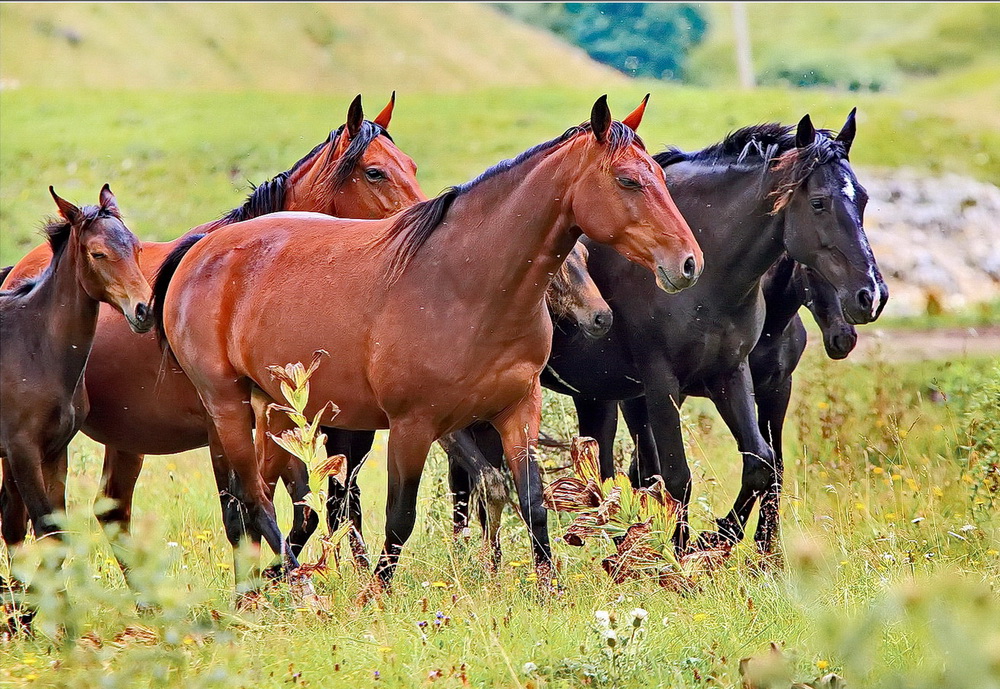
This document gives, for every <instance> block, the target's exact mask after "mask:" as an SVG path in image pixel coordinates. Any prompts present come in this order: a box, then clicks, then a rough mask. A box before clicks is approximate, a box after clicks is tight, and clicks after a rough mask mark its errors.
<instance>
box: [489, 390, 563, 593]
mask: <svg viewBox="0 0 1000 689" xmlns="http://www.w3.org/2000/svg"><path fill="white" fill-rule="evenodd" d="M541 419H542V387H541V385H540V384H539V382H538V379H537V378H536V379H535V381H534V384H533V385H532V388H531V390H530V391H529V392H528V394H527V395H525V396H524V398H522V399H521V400H520V401H519V402H518V403H517V404H515V405H513V406H512V407H510V408H508V409H507V411H505V412H504V414H503V415H502V416H500V417H498V418H496V419H494V420H493V425H494V427H495V428H496V429H497V431H498V432H499V433H500V439H501V441H502V442H503V450H504V456H505V457H506V459H507V466H509V467H510V471H511V473H512V474H513V475H514V486H515V487H516V488H517V497H518V503H519V506H520V508H521V518H522V519H524V521H525V523H526V524H527V525H528V531H529V533H530V534H531V549H532V553H533V554H534V559H535V571H536V572H537V574H538V584H539V586H540V587H542V588H543V589H548V588H549V587H551V584H552V549H551V546H550V544H549V524H548V511H547V510H546V509H545V506H544V505H543V504H542V475H541V473H540V472H539V471H538V463H537V462H536V459H535V446H536V445H537V444H538V430H539V426H540V425H541Z"/></svg>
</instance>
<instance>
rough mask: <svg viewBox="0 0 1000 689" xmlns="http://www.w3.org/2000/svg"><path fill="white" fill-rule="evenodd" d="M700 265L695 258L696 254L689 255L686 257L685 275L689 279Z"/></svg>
mask: <svg viewBox="0 0 1000 689" xmlns="http://www.w3.org/2000/svg"><path fill="white" fill-rule="evenodd" d="M697 267H698V264H697V263H696V262H695V260H694V256H688V257H687V258H686V259H684V271H683V272H684V277H686V278H687V279H688V280H690V279H692V278H693V277H694V271H695V269H696V268H697Z"/></svg>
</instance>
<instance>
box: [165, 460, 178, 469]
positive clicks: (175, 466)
mask: <svg viewBox="0 0 1000 689" xmlns="http://www.w3.org/2000/svg"><path fill="white" fill-rule="evenodd" d="M176 469H177V465H176V464H174V463H173V462H167V471H175V470H176Z"/></svg>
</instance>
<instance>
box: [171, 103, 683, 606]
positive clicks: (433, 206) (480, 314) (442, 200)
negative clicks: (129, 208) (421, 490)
mask: <svg viewBox="0 0 1000 689" xmlns="http://www.w3.org/2000/svg"><path fill="white" fill-rule="evenodd" d="M644 106H645V101H643V106H640V108H639V109H637V110H636V112H634V113H633V114H632V115H630V116H629V117H628V118H626V119H625V121H624V123H623V122H614V121H612V119H611V113H610V111H609V110H608V105H607V98H606V97H601V98H600V99H598V101H597V102H596V103H595V105H594V108H593V111H592V113H591V119H590V121H589V122H588V123H586V124H584V125H580V126H577V127H572V128H570V129H569V130H567V131H566V133H564V134H563V135H562V136H560V137H558V138H556V139H553V140H551V141H548V142H545V143H542V144H540V145H538V146H535V147H534V148H532V149H529V150H528V151H526V152H524V153H522V154H521V155H520V156H518V157H517V158H515V159H513V160H510V161H504V162H502V163H500V164H498V165H496V166H494V167H493V168H491V169H490V170H487V171H486V172H485V173H484V174H482V175H481V176H480V177H478V178H477V179H475V180H473V181H472V182H469V183H466V184H463V185H461V186H459V187H454V188H452V189H449V190H448V191H446V192H445V193H443V194H442V195H441V196H439V197H437V198H435V199H432V200H430V201H426V202H424V203H420V204H417V205H416V206H414V207H412V208H410V209H408V210H407V211H405V212H403V213H400V214H398V215H396V216H394V217H392V218H389V219H386V220H375V221H358V220H343V219H336V218H327V217H324V216H320V215H314V214H297V213H277V214H273V215H270V216H265V217H262V218H257V219H255V220H251V221H249V222H246V223H241V224H239V225H234V226H232V227H229V228H225V229H222V230H220V231H217V232H214V233H212V234H210V235H207V236H206V237H205V238H204V239H201V240H200V241H198V242H197V243H194V244H191V245H189V246H185V247H183V248H181V249H179V250H178V251H176V252H175V254H174V255H172V256H171V257H170V258H169V259H168V260H167V261H166V262H165V263H164V268H163V270H162V271H161V272H160V273H159V275H158V276H157V280H156V285H155V287H154V294H155V297H154V304H155V306H154V314H155V316H156V318H157V322H158V324H159V326H160V327H159V329H160V330H161V332H162V333H163V334H164V335H165V337H166V339H167V341H168V342H169V345H170V348H171V350H172V351H173V353H174V355H175V356H176V358H177V361H178V362H179V363H180V365H181V367H182V368H183V369H184V371H185V372H186V373H187V374H188V376H189V377H190V378H191V380H192V382H193V383H194V384H195V387H196V388H197V389H198V393H199V395H200V396H201V398H202V400H204V402H205V406H206V408H207V409H208V412H209V416H210V418H211V419H212V422H213V427H212V439H211V443H212V448H213V452H216V453H222V454H224V456H225V457H226V459H227V461H228V462H230V463H231V466H232V468H233V469H234V470H235V472H236V473H237V474H238V476H239V479H240V483H241V486H242V489H243V493H244V494H243V495H242V496H241V497H242V498H243V501H244V503H245V504H246V505H247V510H248V517H249V518H250V519H251V520H252V521H254V522H255V526H256V527H257V529H258V530H259V531H260V533H261V534H262V536H263V537H264V539H266V541H267V543H268V545H269V546H270V547H271V548H272V549H274V551H275V552H276V553H282V554H283V555H284V561H285V564H286V565H287V566H291V567H295V566H297V561H296V559H295V557H294V556H293V555H292V554H291V553H288V552H287V551H286V550H285V548H284V544H283V541H282V538H281V533H280V530H279V529H278V526H277V523H276V522H275V519H274V506H273V504H272V503H271V500H270V499H269V497H268V491H267V487H266V485H265V483H264V481H263V480H262V479H261V475H260V473H259V472H258V470H257V462H256V459H255V455H254V446H253V443H252V441H251V435H250V427H251V425H252V423H253V419H252V413H251V412H250V409H249V407H250V405H249V404H248V402H249V401H250V398H251V393H252V391H253V389H254V387H257V388H259V389H260V390H262V391H263V393H264V394H266V395H267V396H269V397H270V398H271V399H272V400H277V399H281V397H280V392H279V388H278V386H277V383H276V381H273V380H272V379H271V377H270V375H269V373H268V368H267V367H268V366H269V365H272V364H276V363H284V362H294V361H308V360H309V359H310V358H311V356H312V354H313V352H314V351H316V350H318V349H325V350H326V351H328V352H331V353H333V356H331V357H330V358H329V359H327V360H325V361H324V362H323V365H321V366H320V367H319V369H318V371H317V372H316V373H315V374H314V375H313V378H312V380H311V381H310V383H311V400H310V408H309V409H307V413H309V414H310V415H312V414H315V413H317V412H318V411H319V409H320V408H321V407H322V406H323V402H325V401H327V400H333V401H335V402H336V403H337V404H338V405H339V406H340V413H339V414H338V415H336V416H335V417H334V418H329V416H330V415H327V417H325V419H324V420H325V421H326V422H327V423H328V424H330V425H333V426H335V427H338V428H346V429H353V430H372V429H380V428H388V429H389V440H388V484H389V486H388V487H389V496H388V503H387V509H386V513H387V514H386V516H387V521H386V541H385V547H384V549H383V552H382V556H381V558H380V560H379V563H378V566H377V567H376V575H377V576H376V578H375V580H374V581H373V587H374V588H377V587H379V586H382V585H387V584H388V583H389V581H390V580H391V578H392V573H393V571H394V569H395V566H396V563H397V561H398V559H399V555H400V551H401V550H402V546H403V544H404V543H405V542H406V540H407V539H408V538H409V536H410V533H411V532H412V530H413V523H414V517H415V513H416V497H417V488H418V485H419V482H420V476H421V473H422V472H423V466H424V462H425V460H426V457H427V452H428V450H429V449H430V446H431V443H433V442H434V441H435V440H436V439H437V438H440V437H441V436H443V435H445V434H447V433H449V432H451V431H454V430H457V429H459V428H464V427H465V426H467V425H469V424H470V423H472V422H474V421H477V420H486V421H490V422H491V423H492V424H493V425H494V426H495V427H496V428H497V430H498V431H499V432H500V435H501V437H502V439H503V445H504V451H505V454H506V456H507V461H508V464H509V466H510V468H511V471H512V473H513V475H514V481H515V485H516V486H517V489H518V495H519V497H520V505H521V514H522V516H523V518H524V519H525V521H526V522H527V524H528V527H529V530H530V532H531V535H532V545H533V550H534V556H535V562H536V566H537V568H538V570H539V571H538V574H539V579H540V582H542V583H544V582H548V581H550V577H551V552H550V549H549V539H548V525H547V523H546V511H545V508H544V507H543V506H542V502H541V477H540V475H539V472H538V467H537V465H536V464H535V462H534V459H533V454H532V452H533V446H534V445H535V444H536V442H537V438H538V427H539V422H540V411H541V387H540V385H539V374H540V373H541V370H542V367H543V366H544V365H545V362H546V359H547V358H548V354H549V347H550V342H551V334H552V322H551V320H550V317H549V314H548V310H547V309H546V307H545V292H546V290H547V288H548V285H549V282H550V281H551V279H552V275H553V274H555V273H556V272H557V271H558V270H559V268H560V266H561V265H562V264H563V262H564V261H565V260H566V256H567V255H568V254H569V252H570V251H571V250H572V248H573V245H574V244H575V242H576V240H577V239H578V238H579V237H580V235H581V233H583V234H586V235H588V236H589V237H591V238H593V239H595V240H596V241H598V242H602V243H605V244H608V245H610V246H612V247H614V248H615V249H616V250H618V251H619V252H620V253H621V254H622V255H624V256H626V257H628V258H629V259H630V260H632V261H635V262H638V263H640V264H641V265H643V266H645V267H646V268H648V269H649V270H650V271H652V272H653V273H654V275H655V276H656V280H657V283H658V284H659V285H660V287H661V288H662V289H664V290H666V291H670V292H674V291H677V290H680V289H683V288H685V287H688V286H689V285H691V284H694V282H695V280H696V279H697V277H698V275H699V274H700V272H701V267H702V258H701V250H700V248H699V247H698V245H697V243H696V241H695V239H694V237H693V235H692V234H691V230H690V228H689V227H688V226H687V223H686V222H685V221H684V218H683V217H682V216H681V215H680V213H679V212H678V211H677V209H676V207H675V206H674V204H673V201H672V200H671V198H670V195H669V193H668V192H667V188H666V184H665V182H664V177H663V171H662V170H661V169H660V167H659V166H658V165H656V163H655V161H653V159H652V158H651V157H650V156H649V154H648V153H646V151H645V149H644V147H643V145H642V143H641V140H640V139H639V138H638V137H637V136H636V134H635V131H634V129H635V127H636V126H637V125H638V123H639V121H640V119H641V117H642V111H643V108H644ZM332 233H336V234H337V236H338V238H339V239H340V241H338V242H330V241H329V236H330V235H331V234H332ZM185 251H187V253H186V255H185ZM316 304H322V305H323V307H324V308H321V309H318V308H315V307H314V305H316Z"/></svg>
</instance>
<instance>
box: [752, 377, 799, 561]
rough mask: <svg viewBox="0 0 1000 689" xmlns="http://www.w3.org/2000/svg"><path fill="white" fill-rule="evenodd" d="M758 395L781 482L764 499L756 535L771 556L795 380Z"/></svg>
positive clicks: (759, 411) (762, 425)
mask: <svg viewBox="0 0 1000 689" xmlns="http://www.w3.org/2000/svg"><path fill="white" fill-rule="evenodd" d="M756 396H757V415H758V417H759V419H760V421H759V424H758V426H759V428H760V432H761V435H763V437H764V439H765V440H766V441H767V442H768V444H770V446H771V449H772V451H773V452H774V468H775V472H776V473H777V480H776V481H775V483H774V484H773V485H772V487H771V489H769V490H768V491H767V492H766V493H764V495H763V496H762V497H761V499H760V516H759V517H758V519H757V532H756V533H755V534H754V541H756V542H757V547H758V548H759V549H760V551H761V552H762V553H771V552H773V550H774V539H775V537H776V536H777V534H778V503H779V500H780V497H781V472H782V471H783V468H784V465H785V462H784V453H783V452H782V445H781V433H782V429H783V428H784V425H785V414H787V413H788V402H789V400H790V399H791V396H792V377H791V376H790V375H789V376H786V377H785V378H784V379H783V380H782V381H781V382H779V383H777V384H775V385H772V386H768V388H767V389H766V390H762V389H758V390H757V391H756Z"/></svg>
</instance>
